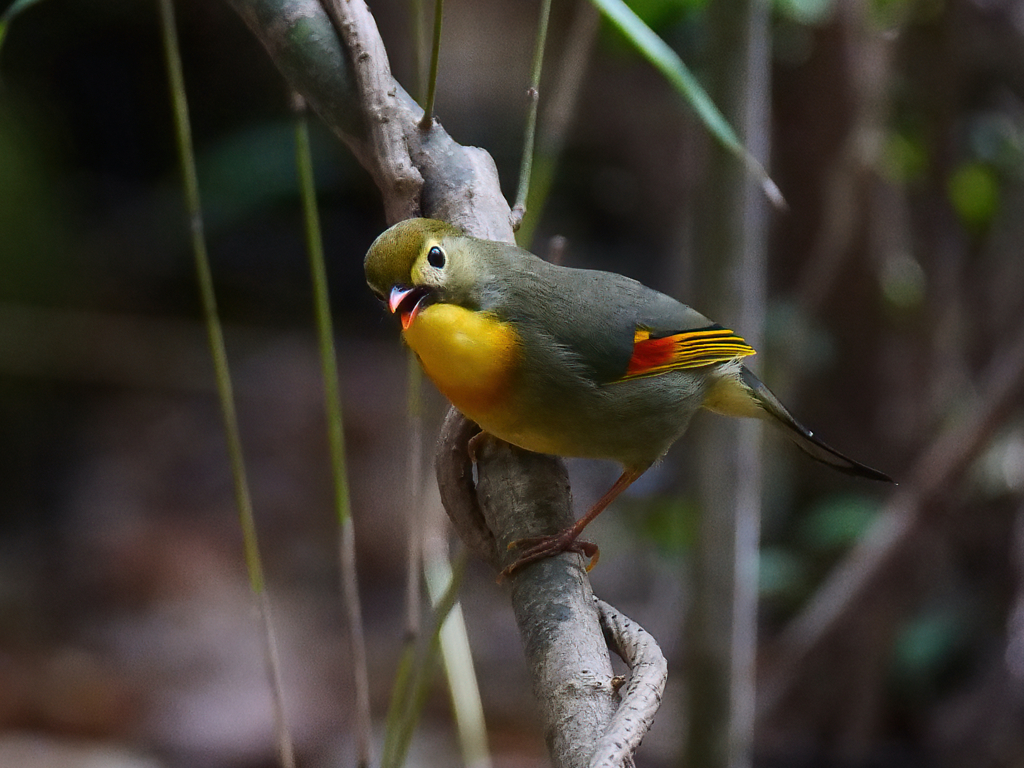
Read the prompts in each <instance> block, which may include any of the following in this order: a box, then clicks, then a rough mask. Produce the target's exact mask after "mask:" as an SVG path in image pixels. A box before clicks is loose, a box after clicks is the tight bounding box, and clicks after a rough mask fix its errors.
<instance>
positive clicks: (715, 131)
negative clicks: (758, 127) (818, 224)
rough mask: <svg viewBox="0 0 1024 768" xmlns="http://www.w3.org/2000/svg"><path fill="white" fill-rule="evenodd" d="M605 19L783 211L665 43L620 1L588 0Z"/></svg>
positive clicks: (771, 185)
mask: <svg viewBox="0 0 1024 768" xmlns="http://www.w3.org/2000/svg"><path fill="white" fill-rule="evenodd" d="M591 1H592V2H593V3H594V5H595V6H596V7H597V8H598V10H600V11H601V13H603V14H604V15H605V17H606V18H607V19H608V20H609V21H610V22H611V23H612V24H613V25H614V26H615V28H616V29H618V30H619V32H621V33H622V34H623V35H625V37H626V39H627V40H629V41H630V42H631V43H632V44H633V45H634V46H636V49H637V50H638V51H639V52H640V53H641V54H642V55H643V56H644V58H646V59H647V60H648V61H649V62H650V63H651V64H652V65H654V68H655V69H657V70H658V71H659V72H661V73H662V75H664V76H665V79H667V80H668V81H669V83H671V84H672V86H673V87H674V88H675V89H676V90H677V91H678V92H679V93H680V94H681V95H682V97H683V98H684V99H686V101H687V102H688V103H689V104H690V106H691V107H693V109H694V111H695V112H696V113H697V116H698V117H699V118H700V119H701V122H703V123H704V125H705V127H706V128H707V129H708V130H709V131H710V132H711V135H712V136H714V137H715V138H716V139H718V141H719V143H721V145H722V146H723V147H725V148H726V149H727V150H729V152H731V153H732V154H733V155H735V156H736V157H737V158H738V159H739V160H740V161H741V162H743V164H744V165H746V166H747V169H748V170H749V171H750V172H751V173H753V174H754V176H756V177H757V180H758V181H759V182H760V184H761V189H762V190H764V193H765V195H767V197H768V199H769V200H771V201H772V203H773V204H774V205H775V206H777V207H779V208H784V207H785V206H786V201H785V200H784V199H783V197H782V192H781V191H779V188H778V187H777V186H776V185H775V182H774V181H772V180H771V178H770V177H769V176H768V172H767V171H765V169H764V167H763V166H762V165H761V164H760V163H759V162H758V161H757V159H756V158H755V157H754V156H753V155H751V154H750V153H749V152H748V151H747V150H746V148H745V147H744V146H743V144H742V142H741V141H740V139H739V136H737V135H736V132H735V131H734V130H733V129H732V126H731V125H729V121H728V120H726V119H725V116H724V115H723V114H722V113H721V112H720V111H719V109H718V107H716V106H715V103H714V102H713V101H712V100H711V97H710V96H708V93H707V91H705V90H704V89H703V88H702V87H701V85H700V83H699V82H697V78H696V77H694V75H693V73H692V72H691V71H690V70H689V68H687V66H686V65H685V64H684V63H683V60H682V59H680V58H679V55H678V54H677V53H676V52H675V51H673V50H672V49H671V48H670V47H669V46H668V44H667V43H666V42H665V41H664V40H662V39H661V38H660V37H658V35H657V34H656V33H655V32H654V31H653V30H652V29H651V28H650V27H648V26H647V25H646V24H645V23H644V21H643V19H641V18H640V17H639V16H637V15H636V14H635V13H634V12H633V10H632V9H631V8H630V7H629V6H628V5H626V3H625V2H623V0H591Z"/></svg>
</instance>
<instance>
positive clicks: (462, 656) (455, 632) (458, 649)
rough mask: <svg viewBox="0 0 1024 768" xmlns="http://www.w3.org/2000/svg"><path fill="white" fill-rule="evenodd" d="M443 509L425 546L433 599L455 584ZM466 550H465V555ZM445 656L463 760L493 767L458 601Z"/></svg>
mask: <svg viewBox="0 0 1024 768" xmlns="http://www.w3.org/2000/svg"><path fill="white" fill-rule="evenodd" d="M442 516H443V515H442V512H441V509H440V508H439V507H436V508H435V509H434V510H433V511H432V512H431V514H430V517H431V518H432V519H433V520H434V524H433V525H432V526H431V529H432V535H430V536H428V537H427V545H426V546H425V547H424V549H425V552H426V555H425V557H424V560H423V573H424V577H425V579H426V583H427V590H428V591H429V593H430V599H431V601H440V600H442V599H444V597H445V595H446V594H447V590H448V588H449V586H450V585H451V583H452V579H453V574H452V566H451V562H450V561H449V559H448V541H447V536H446V534H445V529H446V528H447V526H446V525H444V524H443V521H442V520H441V518H442ZM466 553H467V550H466V549H463V550H462V557H463V558H465V556H466ZM441 658H442V659H443V661H444V669H445V674H446V676H447V679H448V690H449V691H450V692H451V697H452V710H453V711H454V712H455V724H456V727H457V731H458V736H459V745H460V746H461V748H462V762H463V764H464V765H466V766H467V768H490V766H491V754H490V748H489V747H488V745H487V726H486V723H485V721H484V707H483V702H482V701H481V700H480V686H479V685H478V684H477V675H476V669H475V667H474V665H473V651H472V649H471V648H470V645H469V635H468V632H467V630H466V620H465V617H464V616H463V614H462V606H461V605H459V604H458V603H456V604H455V605H454V606H453V607H452V610H451V613H450V614H449V616H448V618H447V619H446V620H445V621H444V623H443V625H442V627H441Z"/></svg>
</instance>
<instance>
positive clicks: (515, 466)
mask: <svg viewBox="0 0 1024 768" xmlns="http://www.w3.org/2000/svg"><path fill="white" fill-rule="evenodd" d="M228 2H229V3H230V4H231V5H232V6H233V7H234V8H235V9H236V10H237V11H238V13H239V14H240V15H241V16H242V18H243V19H244V20H245V21H246V23H247V24H248V25H249V27H250V28H251V29H252V30H253V32H254V33H255V34H256V36H257V37H258V38H259V39H260V40H261V41H262V43H263V45H264V46H265V47H266V49H267V51H268V52H269V53H270V55H271V58H273V60H274V62H275V63H276V64H277V66H278V68H279V69H280V70H281V72H282V74H283V75H284V76H285V78H286V79H287V80H288V82H289V84H290V85H291V87H292V88H293V89H294V90H296V91H298V92H299V93H300V94H301V95H302V96H303V97H304V98H305V99H306V100H307V102H308V103H309V104H310V106H311V107H312V108H313V109H314V110H315V111H316V112H317V113H318V114H319V115H320V116H321V117H322V118H323V119H324V120H325V121H326V122H327V124H328V125H329V126H330V127H331V128H332V129H333V130H334V131H335V132H336V133H337V134H338V135H339V136H340V137H341V139H342V140H343V141H344V142H345V143H346V144H347V145H348V146H349V148H350V149H351V150H352V152H353V153H354V154H355V156H356V157H357V158H358V159H359V161H360V162H361V163H362V164H363V165H364V166H365V167H366V168H367V169H368V170H369V171H370V173H371V174H373V176H374V179H375V180H376V182H377V184H378V186H379V187H380V189H381V192H382V194H383V196H384V205H385V209H386V210H387V214H388V218H389V220H392V221H394V220H396V218H401V217H406V216H408V215H411V214H413V213H416V212H419V213H422V214H423V215H426V216H430V217H433V218H438V219H443V220H446V221H449V222H451V223H453V224H455V225H456V226H459V227H461V228H462V229H464V230H466V231H467V232H469V233H470V234H472V235H475V236H477V237H481V238H487V239H491V240H500V241H503V242H508V243H512V242H514V240H513V233H512V229H511V226H510V211H509V207H508V203H507V202H506V201H505V199H504V197H502V195H501V190H500V187H499V184H498V175H497V171H496V169H495V166H494V162H493V161H492V159H491V157H490V155H488V154H487V153H486V152H484V151H483V150H481V149H477V148H474V147H463V146H461V145H459V144H457V143H456V142H454V141H453V140H452V139H451V138H450V137H449V136H448V134H447V133H445V132H444V130H443V129H442V128H441V127H440V125H439V124H437V122H436V121H435V122H434V123H433V124H432V126H431V127H430V128H428V129H427V130H422V129H421V128H420V127H419V126H418V121H419V119H420V117H421V116H422V114H423V111H422V110H421V109H420V108H419V107H418V106H417V105H416V104H415V103H414V102H413V101H412V99H411V98H410V97H409V95H408V94H407V93H406V92H405V91H404V90H403V89H402V88H401V86H399V85H398V84H397V83H395V82H394V80H393V79H392V78H391V74H390V69H389V67H388V63H387V57H386V55H385V52H384V49H383V45H382V44H380V41H379V35H378V33H377V30H376V27H375V25H374V24H373V19H372V18H371V17H370V15H369V12H368V11H367V10H366V8H365V4H364V3H363V0H348V2H342V3H340V4H338V6H332V15H333V16H334V17H335V25H336V26H337V29H338V30H339V32H340V35H341V38H342V39H343V40H344V43H343V42H342V40H340V39H339V35H338V34H336V33H335V29H334V26H332V23H331V20H330V19H329V18H328V16H327V14H326V13H325V11H324V9H323V8H322V7H321V6H320V5H319V3H318V2H317V0H228ZM325 2H333V0H325ZM353 62H355V65H354V66H353ZM417 177H418V178H417ZM420 180H421V183H420ZM472 434H473V425H469V424H468V423H467V422H466V421H465V419H463V418H462V417H461V416H460V415H458V414H457V413H455V412H452V413H450V414H449V417H448V419H447V421H446V424H445V427H444V429H443V431H442V435H441V441H440V444H439V450H438V481H439V485H440V488H441V492H442V498H443V499H444V500H445V506H446V509H447V510H448V512H449V515H450V516H451V517H452V519H453V522H454V524H455V526H456V529H457V530H458V531H459V534H460V535H461V536H462V537H463V539H464V541H466V542H467V544H468V545H469V546H470V548H471V549H473V550H474V551H476V552H477V553H478V554H480V555H481V556H482V557H484V559H486V560H488V561H489V562H491V563H495V564H496V566H497V567H498V568H501V567H504V566H505V565H508V564H509V563H510V562H511V560H512V559H514V557H515V553H514V552H509V551H508V549H507V547H508V544H509V543H510V542H512V541H514V540H516V539H519V538H523V537H527V536H535V535H538V534H545V533H554V532H556V531H558V530H560V529H562V528H564V527H566V526H568V525H569V524H571V522H572V512H571V500H570V496H569V485H568V478H567V475H566V473H565V467H564V466H563V464H562V463H561V462H560V461H558V460H557V459H555V458H553V457H550V456H541V455H539V454H534V453H528V452H526V451H522V450H520V449H518V448H514V447H512V446H509V445H507V444H505V443H501V442H498V441H495V440H487V441H485V442H484V444H483V445H482V446H481V448H480V450H479V451H477V458H478V464H477V474H478V478H479V482H478V484H477V486H476V487H475V488H473V484H472V467H471V465H470V464H469V463H468V456H467V454H466V441H467V440H468V439H469V437H470V436H471V435H472ZM492 532H493V533H492ZM510 583H511V599H512V606H513V610H514V612H515V616H516V621H517V623H518V625H519V628H520V633H521V635H522V638H523V644H524V649H525V653H526V656H527V661H528V663H529V666H530V669H531V674H532V676H533V683H534V692H535V694H536V696H537V699H538V701H539V703H540V705H541V713H542V716H543V722H544V729H545V738H546V741H547V743H548V746H549V749H550V750H551V755H552V760H553V762H554V764H555V765H556V766H558V767H559V768H562V767H565V768H577V767H582V766H586V765H588V763H589V762H590V758H591V755H592V753H593V751H594V745H595V744H596V743H597V742H598V740H599V739H600V738H601V736H602V734H603V733H604V732H605V729H606V726H607V724H608V723H609V721H610V720H611V718H612V716H613V714H614V713H615V709H616V702H617V698H618V696H617V692H616V686H615V685H614V683H613V675H612V670H611V664H610V661H609V658H608V653H607V649H606V647H605V642H604V637H603V636H602V632H601V628H600V626H599V623H598V613H597V609H596V608H595V606H594V603H593V593H592V592H591V589H590V583H589V581H588V580H587V578H586V573H585V571H584V569H583V565H582V562H581V560H580V558H579V556H578V555H570V554H566V555H561V556H558V557H555V558H551V559H549V560H545V561H543V562H539V563H536V564H534V565H532V566H530V567H528V568H523V569H522V570H521V571H519V572H517V573H516V574H515V575H514V576H513V577H512V578H511V579H510ZM621 764H623V765H626V766H631V765H632V758H631V757H629V756H628V755H627V756H626V757H625V758H624V761H623V762H622V763H621Z"/></svg>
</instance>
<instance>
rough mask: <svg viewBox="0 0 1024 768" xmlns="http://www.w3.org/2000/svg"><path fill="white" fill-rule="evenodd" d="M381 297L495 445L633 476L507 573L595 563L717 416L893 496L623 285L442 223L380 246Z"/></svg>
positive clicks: (708, 344) (729, 350)
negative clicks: (619, 501) (658, 468)
mask: <svg viewBox="0 0 1024 768" xmlns="http://www.w3.org/2000/svg"><path fill="white" fill-rule="evenodd" d="M363 266H364V271H365V275H366V282H367V284H368V286H369V288H370V290H371V291H372V292H373V294H374V295H375V296H376V297H377V298H378V299H380V300H381V301H382V302H383V303H384V304H385V305H386V307H387V308H388V310H389V311H390V312H391V313H392V314H393V315H396V316H397V317H398V318H399V320H400V321H401V326H402V331H401V333H402V337H403V338H404V341H405V343H406V344H407V345H408V346H409V347H410V348H411V349H412V351H413V352H414V353H415V354H416V357H417V358H418V359H419V362H420V365H421V366H422V368H423V371H424V372H425V373H426V375H427V376H428V377H429V378H430V379H431V381H433V383H434V385H435V386H436V387H437V389H438V390H439V391H440V392H441V394H443V395H444V396H445V397H446V398H447V399H448V400H449V401H450V402H451V404H452V405H453V406H454V407H455V408H456V409H457V410H459V411H460V412H461V413H462V414H463V415H464V416H465V417H466V418H468V419H469V420H470V421H473V422H475V423H476V424H477V425H479V427H480V429H481V430H482V431H483V433H485V434H489V435H491V436H493V437H496V438H498V439H500V440H503V441H505V442H508V443H511V444H513V445H516V446H519V447H520V448H524V449H526V450H529V451H535V452H538V453H546V454H553V455H557V456H564V457H580V458H591V459H610V460H613V461H615V462H618V463H619V464H620V465H621V466H622V468H623V471H622V474H621V476H620V477H619V479H618V480H616V481H615V483H614V484H613V485H612V487H611V488H610V489H609V490H608V492H607V493H605V494H604V495H603V496H602V497H601V498H600V499H599V500H598V501H597V502H595V503H594V505H593V506H592V507H591V508H590V509H589V510H588V511H587V512H586V514H584V515H583V516H582V517H580V518H579V519H578V520H576V522H575V523H574V524H573V525H572V526H570V527H568V528H566V529H565V530H562V531H560V532H558V533H556V534H553V535H550V536H543V537H538V538H533V539H522V540H519V541H516V542H513V543H512V545H510V547H518V548H519V549H520V556H519V558H518V559H517V560H516V561H515V562H513V563H512V565H510V566H509V567H508V568H506V569H505V571H504V572H503V574H502V575H503V576H509V575H511V574H512V573H514V572H516V571H517V570H519V569H521V568H522V567H524V566H526V565H528V564H530V563H533V562H536V561H538V560H541V559H543V558H546V557H549V556H551V555H554V554H557V553H559V552H564V551H575V552H579V553H581V554H583V555H585V556H587V557H589V558H590V563H589V566H588V570H589V568H590V567H592V566H593V564H594V563H596V561H597V556H598V550H597V547H596V546H595V545H593V544H591V543H590V542H582V541H580V540H579V536H580V534H581V533H582V531H583V529H584V528H585V527H586V526H587V525H588V524H589V523H590V522H591V521H593V520H594V518H596V517H597V516H598V515H599V514H600V513H601V512H602V511H603V510H604V509H606V508H607V507H608V506H609V505H610V504H611V503H612V502H613V501H614V500H615V498H616V497H618V496H619V495H620V494H621V493H622V492H623V491H624V490H625V489H626V488H628V487H629V486H630V485H631V484H632V483H633V482H634V481H635V480H636V479H637V478H639V477H640V476H641V475H643V474H644V472H646V471H647V470H648V469H649V468H650V467H651V466H652V465H653V464H655V463H656V462H657V461H658V460H659V459H660V458H661V457H662V456H663V455H664V454H665V453H666V451H668V449H669V447H670V446H671V445H672V444H673V443H675V442H676V440H678V439H679V438H680V437H681V436H682V434H683V433H684V432H685V430H686V428H687V425H688V424H689V422H690V419H691V418H692V417H693V415H694V414H695V413H696V412H697V411H699V410H701V409H706V410H709V411H713V412H715V413H719V414H724V415H727V416H738V417H752V418H760V419H763V420H765V421H767V422H769V423H770V424H772V425H774V426H776V427H779V428H780V429H781V430H782V431H783V432H784V433H785V434H786V435H787V436H788V437H789V438H791V439H792V440H793V441H794V442H795V443H796V445H797V446H798V447H799V448H801V449H802V450H803V451H804V452H805V453H807V454H809V455H810V456H811V457H812V458H813V459H816V460H817V461H820V462H822V463H824V464H828V465H829V466H831V467H833V468H834V469H837V470H839V471H841V472H846V473H848V474H851V475H856V476H860V477H863V478H868V479H870V480H877V481H882V482H890V483H891V482H893V481H892V479H891V478H890V477H889V476H888V475H886V474H885V473H883V472H880V471H879V470H876V469H872V468H871V467H869V466H867V465H865V464H862V463H860V462H858V461H854V460H853V459H851V458H849V457H847V456H845V455H843V454H842V453H840V452H839V451H837V450H835V449H834V448H832V447H831V446H829V445H827V444H826V443H825V442H823V441H822V440H821V439H820V438H818V437H817V436H816V435H815V434H814V433H813V432H811V431H810V430H808V429H807V428H806V427H804V426H803V425H802V424H800V423H799V422H798V421H797V420H796V419H795V418H793V416H792V415H791V414H790V412H789V411H788V410H787V409H786V407H785V406H784V405H783V404H782V403H781V402H780V401H779V399H778V398H777V397H776V396H775V395H774V394H773V393H772V392H771V390H769V389H768V387H767V386H765V384H764V383H762V382H761V380H760V379H758V378H757V377H756V376H755V375H754V374H753V373H752V372H751V371H750V370H749V369H748V368H747V367H746V366H745V365H743V362H742V360H743V358H745V357H748V356H750V355H753V354H755V351H754V349H753V348H752V347H751V346H750V345H749V344H747V342H746V341H744V340H743V339H742V338H741V337H740V336H738V335H737V334H736V333H734V332H733V331H731V330H729V329H727V328H724V327H723V326H721V325H719V324H717V323H714V322H712V321H711V320H710V319H708V318H707V317H705V316H704V315H702V314H700V313H699V312H697V311H696V310H695V309H691V308H690V307H688V306H687V305H685V304H683V303H681V302H679V301H677V300H676V299H674V298H672V297H670V296H668V295H666V294H664V293H660V292H658V291H656V290H654V289H652V288H648V287H647V286H645V285H643V284H642V283H640V282H638V281H636V280H633V279H631V278H629V277H626V276H624V275H620V274H617V273H614V272H605V271H599V270H594V269H580V268H573V267H567V266H561V265H557V264H553V263H550V262H548V261H545V260H543V259H541V258H539V257H538V256H535V255H534V254H532V253H530V252H529V251H527V250H525V249H522V248H519V247H517V246H515V245H511V244H508V243H503V242H498V241H492V240H483V239H479V238H475V237H472V236H470V235H467V234H466V233H464V232H463V231H462V230H460V229H458V228H457V227H455V226H453V225H451V224H449V223H446V222H443V221H439V220H436V219H424V218H417V219H407V220H404V221H401V222H398V223H397V224H395V225H393V226H392V227H390V228H389V229H387V230H386V231H384V232H383V233H382V234H380V235H379V236H378V237H377V239H376V240H375V241H374V242H373V244H372V245H371V246H370V249H369V250H368V251H367V254H366V258H365V260H364V263H363Z"/></svg>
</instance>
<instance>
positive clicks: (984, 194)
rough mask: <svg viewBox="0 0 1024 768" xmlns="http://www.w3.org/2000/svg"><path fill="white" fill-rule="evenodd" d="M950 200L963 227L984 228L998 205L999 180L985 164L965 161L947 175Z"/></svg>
mask: <svg viewBox="0 0 1024 768" xmlns="http://www.w3.org/2000/svg"><path fill="white" fill-rule="evenodd" d="M947 191H948V193H949V200H950V202H951V203H952V204H953V207H954V208H955V209H956V212H957V214H958V215H959V216H960V220H961V221H962V222H963V224H964V226H966V227H968V228H969V229H973V230H980V229H984V228H985V227H987V226H988V225H989V223H990V222H991V221H992V217H993V216H995V213H996V210H997V209H998V208H999V180H998V179H997V178H996V173H995V171H994V170H992V167H991V166H989V165H988V164H986V163H964V164H963V165H961V166H960V167H959V168H957V169H956V170H955V171H954V172H953V175H952V176H950V178H949V183H948V185H947Z"/></svg>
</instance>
